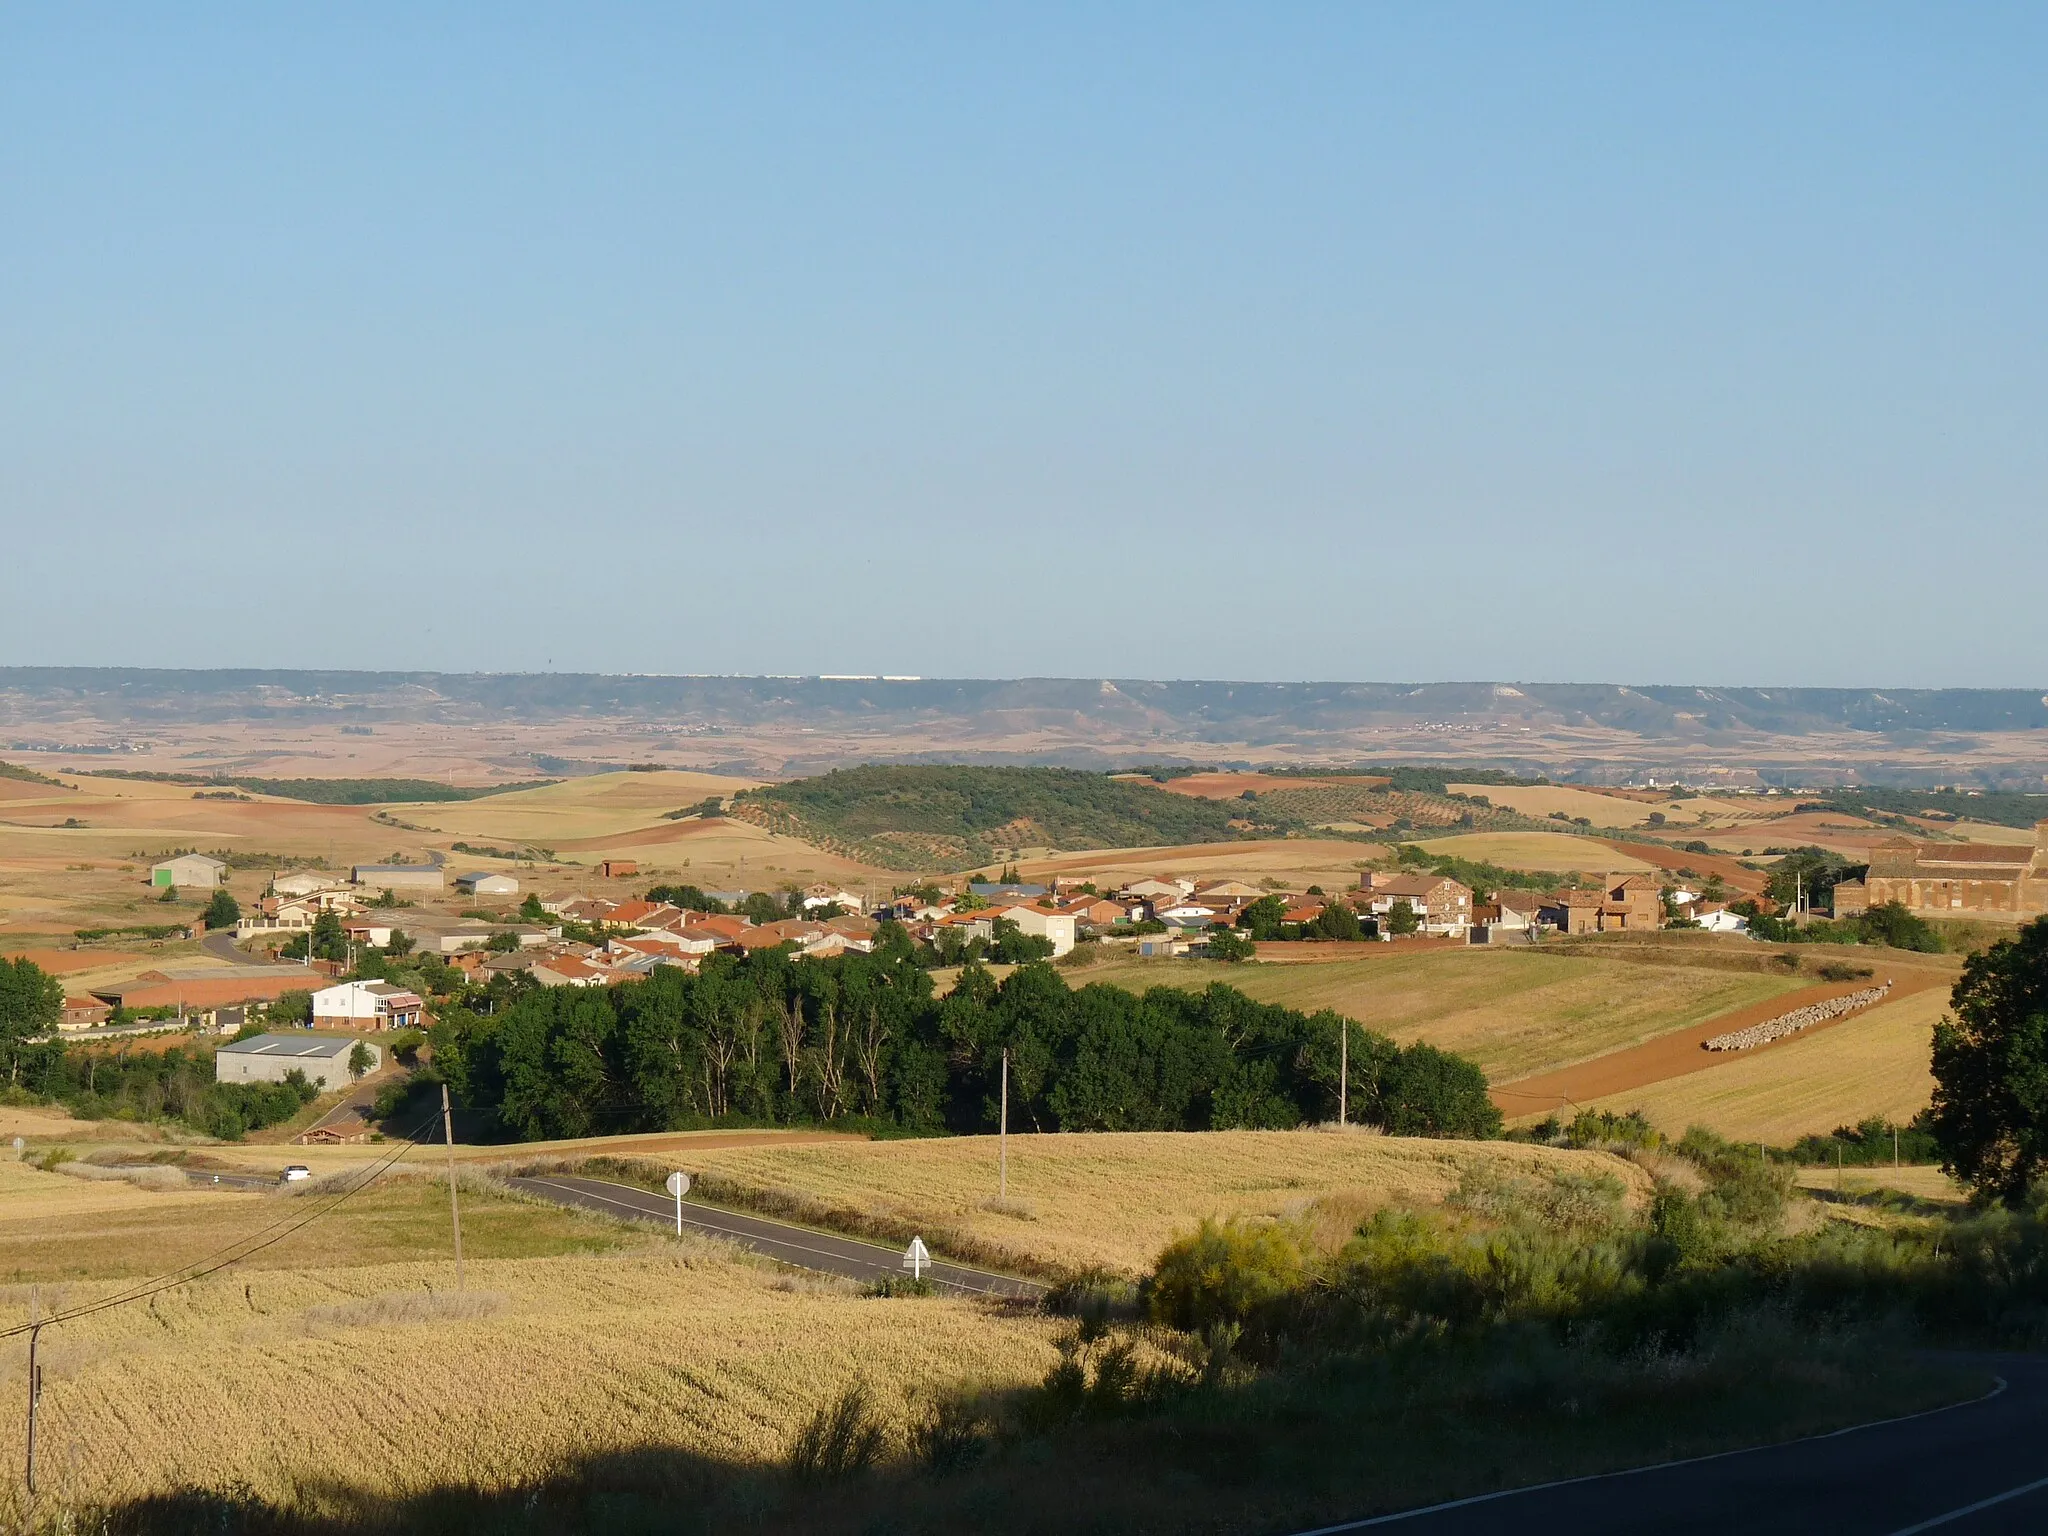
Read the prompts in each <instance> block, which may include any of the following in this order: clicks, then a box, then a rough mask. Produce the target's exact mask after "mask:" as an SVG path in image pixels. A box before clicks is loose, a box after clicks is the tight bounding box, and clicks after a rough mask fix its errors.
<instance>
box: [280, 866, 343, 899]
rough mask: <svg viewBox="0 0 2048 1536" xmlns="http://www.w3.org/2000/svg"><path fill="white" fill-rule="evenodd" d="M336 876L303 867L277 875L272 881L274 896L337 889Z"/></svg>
mask: <svg viewBox="0 0 2048 1536" xmlns="http://www.w3.org/2000/svg"><path fill="white" fill-rule="evenodd" d="M337 888H338V887H337V884H336V881H335V878H334V876H332V875H325V874H322V873H320V872H319V871H318V870H312V869H301V870H297V871H295V872H294V873H292V874H289V875H275V876H273V877H272V878H271V881H270V894H271V895H273V896H312V895H316V894H318V893H319V892H321V891H327V890H334V889H337Z"/></svg>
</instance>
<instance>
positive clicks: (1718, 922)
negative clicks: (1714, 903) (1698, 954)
mask: <svg viewBox="0 0 2048 1536" xmlns="http://www.w3.org/2000/svg"><path fill="white" fill-rule="evenodd" d="M1699 925H1700V926H1701V927H1702V928H1704V929H1706V930H1707V932H1709V933H1747V932H1749V919H1748V918H1746V917H1744V916H1743V915H1742V914H1741V913H1740V912H1730V911H1729V910H1728V909H1727V908H1726V907H1717V908H1716V909H1715V910H1713V911H1712V912H1702V913H1700V914H1699Z"/></svg>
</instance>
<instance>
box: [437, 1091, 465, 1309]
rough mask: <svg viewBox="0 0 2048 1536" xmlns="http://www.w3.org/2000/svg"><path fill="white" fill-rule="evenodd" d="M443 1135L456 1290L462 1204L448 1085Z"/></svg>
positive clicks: (459, 1283) (443, 1100)
mask: <svg viewBox="0 0 2048 1536" xmlns="http://www.w3.org/2000/svg"><path fill="white" fill-rule="evenodd" d="M441 1135H442V1138H443V1140H445V1141H446V1143H447V1145H448V1215H449V1218H450V1219H451V1220H452V1221H453V1222H454V1223H455V1289H456V1290H458V1291H460V1290H462V1289H463V1284H462V1204H461V1202H460V1201H459V1200H458V1199H457V1198H456V1195H455V1113H454V1111H453V1110H451V1109H450V1108H449V1107H448V1085H447V1084H446V1083H443V1084H442V1085H441Z"/></svg>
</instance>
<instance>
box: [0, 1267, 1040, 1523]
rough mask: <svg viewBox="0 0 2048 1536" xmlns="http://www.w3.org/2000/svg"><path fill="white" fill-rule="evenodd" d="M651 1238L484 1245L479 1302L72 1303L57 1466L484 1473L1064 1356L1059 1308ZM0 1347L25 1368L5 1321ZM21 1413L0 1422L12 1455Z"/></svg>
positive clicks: (210, 1287) (692, 1442)
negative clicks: (845, 1395) (630, 1250)
mask: <svg viewBox="0 0 2048 1536" xmlns="http://www.w3.org/2000/svg"><path fill="white" fill-rule="evenodd" d="M665 1246H666V1248H667V1249H668V1250H670V1251H650V1252H645V1253H636V1254H631V1255H622V1256H613V1257H591V1256H583V1257H562V1258H553V1259H529V1260H521V1261H507V1260H488V1261H481V1262H472V1263H471V1264H470V1266H469V1284H470V1286H471V1287H472V1288H473V1289H474V1290H475V1291H477V1292H481V1293H483V1294H484V1295H485V1296H487V1297H488V1298H490V1301H488V1302H486V1303H484V1304H481V1305H479V1304H478V1303H476V1302H475V1301H470V1300H464V1299H461V1298H453V1299H450V1298H449V1292H450V1291H451V1290H452V1287H453V1278H454V1277H453V1274H452V1270H451V1268H450V1266H448V1265H447V1264H408V1263H394V1264H379V1265H371V1266H353V1267H349V1268H344V1269H322V1268H305V1269H295V1270H289V1271H281V1270H273V1271H265V1272H256V1273H249V1274H231V1275H222V1276H219V1277H216V1278H213V1279H210V1280H207V1281H204V1282H201V1283H199V1284H196V1285H194V1286H191V1287H189V1288H186V1289H183V1290H180V1291H177V1292H174V1293H171V1294H169V1295H167V1296H165V1297H163V1298H160V1299H159V1300H158V1301H157V1302H156V1303H155V1304H153V1305H150V1306H137V1307H129V1308H123V1309H118V1310H115V1311H111V1312H108V1313H104V1314H101V1315H99V1316H95V1317H92V1318H88V1319H84V1320H81V1321H80V1322H78V1323H75V1324H67V1325H64V1326H63V1327H62V1328H60V1329H57V1330H53V1331H52V1332H51V1333H50V1334H49V1335H47V1336H46V1338H45V1341H44V1358H45V1361H46V1365H47V1376H46V1387H45V1391H44V1397H43V1409H42V1411H43V1423H42V1434H43V1437H44V1438H43V1457H44V1460H43V1469H44V1477H45V1479H46V1484H47V1486H48V1487H49V1489H50V1493H51V1496H52V1497H53V1499H55V1500H86V1499H95V1498H101V1499H104V1498H111V1497H121V1496H132V1495H135V1494H138V1493H142V1492H145V1491H149V1490H154V1489H163V1488H166V1487H169V1486H173V1485H175V1484H180V1483H196V1484H199V1485H201V1486H208V1485H213V1486H219V1485H225V1484H231V1483H238V1482H240V1483H247V1484H249V1485H251V1486H252V1487H253V1488H254V1489H255V1490H256V1491H258V1492H259V1493H264V1494H269V1495H271V1496H273V1497H288V1496H289V1495H290V1493H291V1491H292V1489H293V1487H294V1485H295V1484H298V1483H300V1482H307V1483H312V1484H316V1485H317V1484H320V1483H323V1482H325V1481H326V1480H328V1479H330V1478H339V1479H340V1480H341V1481H343V1482H345V1483H347V1484H349V1485H352V1486H354V1487H356V1488H366V1489H371V1490H382V1491H389V1492H395V1493H396V1492H406V1491H411V1490H424V1489H429V1488H433V1487H437V1486H441V1487H445V1486H449V1485H451V1484H453V1485H457V1486H460V1485H464V1484H472V1485H476V1486H480V1487H483V1488H497V1487H504V1486H508V1485H517V1484H521V1483H523V1482H526V1481H528V1480H530V1479H532V1478H533V1477H534V1476H536V1475H537V1474H538V1473H540V1472H541V1471H543V1470H545V1469H546V1468H547V1467H548V1466H549V1465H551V1464H553V1463H556V1462H559V1461H561V1460H565V1459H569V1458H577V1457H587V1456H592V1455H601V1454H603V1453H606V1452H610V1451H629V1450H632V1449H634V1448H637V1447H642V1446H647V1445H655V1446H664V1447H675V1448H680V1449H683V1450H686V1451H689V1450H694V1451H697V1452H700V1453H702V1454H703V1455H705V1456H706V1457H709V1458H713V1459H716V1460H718V1461H727V1462H736V1463H739V1464H742V1465H744V1464H748V1463H756V1464H758V1463H763V1462H768V1461H772V1460H774V1459H776V1458H778V1457H779V1456H780V1454H781V1452H782V1450H783V1448H784V1447H785V1446H786V1445H787V1444H788V1442H789V1439H790V1437H791V1435H792V1433H793V1432H794V1430H795V1429H796V1427H797V1426H798V1425H799V1424H800V1423H801V1422H802V1420H803V1419H804V1418H805V1416H806V1415H808V1414H809V1413H810V1412H811V1411H812V1410H813V1409H814V1408H816V1407H817V1406H818V1404H819V1403H820V1402H821V1401H824V1400H826V1399H828V1398H829V1397H830V1396H832V1395H833V1394H834V1393H836V1392H837V1391H838V1390H839V1389H841V1388H842V1387H843V1386H845V1385H846V1384H847V1383H849V1382H851V1381H852V1380H854V1379H856V1378H865V1379H867V1380H868V1381H870V1382H871V1383H873V1384H874V1385H875V1386H876V1387H877V1388H878V1389H880V1394H881V1401H882V1402H883V1404H884V1406H885V1407H887V1408H891V1409H893V1410H894V1411H896V1412H898V1413H900V1412H901V1411H902V1408H903V1403H902V1399H901V1397H900V1395H899V1394H900V1392H901V1390H902V1388H903V1387H905V1386H911V1385H915V1386H919V1387H943V1386H948V1385H951V1384H952V1383H955V1382H957V1381H959V1380H961V1379H963V1378H978V1379H981V1380H985V1381H987V1382H989V1383H991V1384H994V1385H997V1386H1009V1385H1021V1384H1023V1383H1024V1382H1026V1381H1030V1380H1035V1379H1036V1378H1038V1377H1040V1376H1042V1375H1043V1374H1044V1372H1045V1371H1046V1370H1047V1369H1048V1368H1049V1367H1050V1366H1051V1364H1052V1363H1053V1361H1054V1360H1055V1359H1056V1353H1055V1351H1054V1348H1053V1346H1052V1342H1051V1341H1052V1336H1053V1332H1054V1325H1053V1323H1052V1321H1051V1320H1049V1319H1038V1318H1034V1317H1029V1316H1019V1315H1015V1314H1011V1313H1005V1312H1001V1311H998V1310H994V1309H990V1308H984V1307H981V1306H977V1305H975V1304H973V1303H969V1302H964V1301H949V1300H938V1299H928V1300H915V1301H905V1300H899V1301H875V1300H867V1299H862V1298H860V1297H856V1296H848V1295H845V1294H843V1293H841V1292H838V1291H836V1290H832V1289H829V1288H811V1287H802V1288H792V1287H784V1286H781V1285H778V1284H777V1282H776V1278H775V1276H774V1275H773V1274H772V1273H771V1272H769V1271H768V1270H766V1269H764V1268H761V1267H757V1266H754V1265H750V1264H740V1263H734V1262H731V1261H729V1260H727V1259H724V1258H722V1257H718V1256H715V1255H713V1256H705V1255H701V1254H694V1253H691V1252H689V1251H687V1250H686V1249H684V1248H683V1247H681V1246H679V1245H676V1244H675V1243H674V1242H673V1240H671V1241H670V1242H669V1243H668V1244H667V1245H665ZM429 1297H431V1298H433V1299H431V1300H429V1299H427V1298H429ZM26 1315H27V1298H26V1297H25V1296H23V1295H21V1294H19V1292H18V1291H17V1293H16V1294H14V1295H13V1296H10V1297H7V1298H6V1299H5V1300H0V1320H4V1321H5V1322H8V1323H13V1322H16V1321H20V1320H22V1319H23V1318H25V1317H26ZM0 1350H4V1353H0V1378H5V1382H6V1388H7V1389H8V1390H18V1386H19V1380H20V1370H21V1359H20V1354H21V1351H20V1348H19V1341H10V1342H9V1343H8V1344H7V1345H6V1346H0ZM316 1424H317V1426H318V1427H317V1431H315V1430H313V1429H312V1428H311V1427H310V1426H313V1425H316ZM21 1434H22V1429H21V1422H20V1418H19V1416H18V1415H13V1416H9V1419H8V1421H7V1422H6V1423H4V1424H0V1456H5V1457H6V1458H7V1464H8V1465H10V1466H14V1465H18V1464H19V1456H20V1444H19V1442H20V1438H21Z"/></svg>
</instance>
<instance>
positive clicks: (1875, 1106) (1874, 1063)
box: [1595, 988, 1948, 1143]
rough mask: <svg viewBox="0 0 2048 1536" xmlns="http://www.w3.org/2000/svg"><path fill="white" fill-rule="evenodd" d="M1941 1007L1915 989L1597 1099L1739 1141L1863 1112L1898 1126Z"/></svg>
mask: <svg viewBox="0 0 2048 1536" xmlns="http://www.w3.org/2000/svg"><path fill="white" fill-rule="evenodd" d="M1947 1007H1948V994H1947V993H1946V992H1944V991H1942V990H1940V989H1938V988H1937V989H1935V990H1933V991H1929V992H1920V993H1916V994H1914V995H1913V996H1911V997H1906V998H1901V999H1900V1000H1899V1001H1898V1002H1895V1003H1888V1004H1886V1005H1885V1006H1884V1007H1882V1008H1873V1009H1872V1010H1871V1011H1870V1012H1869V1013H1867V1014H1864V1015H1862V1016H1860V1017H1858V1018H1855V1019H1851V1020H1849V1021H1847V1022H1845V1023H1842V1024H1839V1025H1836V1026H1835V1027H1833V1028H1831V1029H1828V1030H1824V1031H1822V1032H1820V1033H1818V1034H1815V1035H1813V1036H1811V1037H1809V1038H1807V1039H1803V1040H1794V1041H1792V1042H1790V1043H1789V1044H1786V1045H1781V1046H1775V1047H1773V1048H1772V1049H1771V1050H1768V1051H1764V1052H1761V1053H1759V1054H1758V1055H1756V1056H1754V1057H1752V1058H1750V1059H1747V1060H1741V1061H1731V1062H1728V1063H1727V1064H1726V1065H1722V1066H1716V1067H1714V1068H1712V1069H1711V1070H1708V1071H1704V1072H1695V1073H1692V1074H1691V1075H1689V1076H1686V1077H1678V1078H1672V1079H1671V1080H1670V1081H1668V1082H1663V1083H1653V1084H1651V1085H1650V1086H1648V1087H1646V1088H1638V1089H1635V1090H1632V1091H1630V1092H1628V1093H1621V1094H1615V1095H1613V1096H1612V1097H1610V1098H1607V1099H1602V1100H1598V1101H1596V1105H1595V1107H1597V1108H1602V1109H1614V1110H1627V1109H1641V1110H1642V1111H1643V1112H1644V1113H1645V1114H1646V1115H1648V1116H1649V1117H1650V1120H1651V1122H1652V1123H1653V1124H1654V1125H1656V1126H1657V1127H1658V1128H1659V1129H1661V1130H1665V1131H1669V1132H1674V1133H1675V1132H1681V1131H1683V1130H1684V1129H1685V1128H1686V1127H1687V1126H1688V1125H1705V1126H1710V1127H1712V1128H1713V1129H1714V1130H1716V1131H1719V1132H1720V1133H1721V1134H1723V1135H1725V1136H1730V1137H1733V1138H1735V1139H1736V1140H1738V1141H1753V1140H1756V1139H1758V1138H1762V1139H1764V1140H1767V1141H1773V1142H1780V1143H1782V1142H1787V1141H1791V1140H1793V1139H1795V1138H1797V1137H1799V1136H1802V1135H1805V1134H1806V1133H1808V1132H1810V1131H1811V1132H1822V1131H1830V1130H1833V1129H1834V1128H1835V1127H1836V1126H1838V1125H1845V1124H1853V1123H1855V1122H1856V1121H1858V1120H1861V1119H1862V1118H1864V1117H1865V1116H1866V1115H1886V1116H1889V1117H1890V1118H1891V1119H1893V1120H1896V1121H1900V1122H1904V1121H1906V1120H1910V1119H1911V1118H1912V1117H1913V1116H1914V1115H1915V1114H1917V1113H1919V1111H1920V1110H1922V1109H1924V1108H1925V1107H1926V1106H1927V1101H1928V1098H1929V1096H1930V1095H1931V1094H1932V1093H1933V1091H1934V1079H1933V1077H1932V1076H1931V1075H1930V1074H1929V1073H1928V1070H1927V1064H1928V1049H1929V1045H1930V1036H1931V1033H1932V1031H1933V1027H1934V1021H1935V1020H1936V1019H1938V1018H1940V1017H1941V1015H1942V1013H1943V1012H1944V1011H1945V1010H1946V1009H1947Z"/></svg>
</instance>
